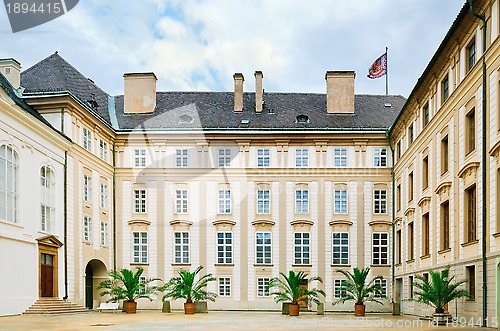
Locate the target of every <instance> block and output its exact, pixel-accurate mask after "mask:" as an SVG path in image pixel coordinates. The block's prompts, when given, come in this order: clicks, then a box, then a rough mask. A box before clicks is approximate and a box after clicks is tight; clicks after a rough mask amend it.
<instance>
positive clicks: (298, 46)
mask: <svg viewBox="0 0 500 331" xmlns="http://www.w3.org/2000/svg"><path fill="white" fill-rule="evenodd" d="M464 2H465V1H464V0H306V1H304V0H302V1H298V0H138V1H130V0H128V1H126V0H80V2H79V3H78V5H77V6H76V7H74V8H73V9H72V10H71V11H69V12H67V13H66V14H65V15H63V16H61V17H59V18H57V19H55V20H52V21H50V22H47V23H45V24H42V25H40V26H37V27H34V28H31V29H28V30H25V31H21V32H17V33H12V30H11V28H10V25H9V21H8V18H7V14H6V8H5V7H4V8H2V9H0V40H1V44H2V45H1V47H0V57H1V58H5V57H13V58H15V59H16V60H18V61H19V62H21V65H22V70H25V69H27V68H29V67H30V66H32V65H33V64H35V63H37V62H38V61H40V60H42V59H44V58H46V57H47V56H49V55H51V54H53V53H54V52H55V51H58V52H59V54H60V55H61V56H62V57H63V58H65V59H66V60H67V61H68V62H70V63H71V64H72V65H73V66H75V67H76V68H77V69H78V70H79V71H80V72H82V73H83V74H84V75H85V76H87V77H89V78H91V79H92V80H93V81H95V83H96V84H97V85H99V86H100V87H101V88H102V89H104V90H105V91H106V92H108V93H109V94H111V95H116V94H123V74H124V73H128V72H149V71H152V72H154V73H155V74H156V76H157V77H158V82H157V90H158V91H232V90H233V78H232V76H233V74H234V73H235V72H241V73H243V75H244V77H245V83H244V90H245V91H247V92H252V91H255V80H254V72H255V71H256V70H260V71H262V72H263V74H264V80H263V87H264V89H265V91H266V92H313V93H325V90H326V84H325V73H326V71H327V70H354V71H355V72H356V80H355V93H356V94H385V77H383V78H378V79H373V80H372V79H369V78H367V76H366V75H367V73H368V68H369V67H370V66H371V64H372V63H373V61H375V60H376V59H377V58H378V57H379V56H380V55H382V54H383V53H384V52H385V48H386V47H388V71H389V76H388V78H389V94H392V95H402V96H405V97H407V96H408V95H409V94H410V92H411V91H412V89H413V87H414V85H415V83H416V81H417V80H418V78H419V77H420V75H421V74H422V72H423V71H424V69H425V68H426V66H427V64H428V63H429V61H430V59H431V58H432V56H433V54H434V53H435V51H436V50H437V48H438V46H439V44H440V43H441V41H442V40H443V38H444V36H445V35H446V32H447V31H448V29H449V28H450V27H451V25H452V23H453V21H454V19H455V17H456V16H457V14H458V12H459V11H460V8H461V7H462V6H463V4H464Z"/></svg>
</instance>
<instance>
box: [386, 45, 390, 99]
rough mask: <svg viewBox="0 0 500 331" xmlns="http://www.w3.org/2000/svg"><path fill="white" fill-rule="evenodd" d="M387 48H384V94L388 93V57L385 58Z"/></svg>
mask: <svg viewBox="0 0 500 331" xmlns="http://www.w3.org/2000/svg"><path fill="white" fill-rule="evenodd" d="M387 50H388V48H387V47H386V48H385V61H386V64H385V95H389V59H388V58H387Z"/></svg>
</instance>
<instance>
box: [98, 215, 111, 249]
mask: <svg viewBox="0 0 500 331" xmlns="http://www.w3.org/2000/svg"><path fill="white" fill-rule="evenodd" d="M100 229H101V231H100V232H101V233H100V238H99V239H100V243H101V246H103V247H107V246H108V242H109V241H108V240H109V232H108V222H104V221H101V227H100Z"/></svg>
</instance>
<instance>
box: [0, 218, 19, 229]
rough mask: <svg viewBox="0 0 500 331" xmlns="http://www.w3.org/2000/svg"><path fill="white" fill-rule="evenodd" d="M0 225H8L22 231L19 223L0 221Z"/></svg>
mask: <svg viewBox="0 0 500 331" xmlns="http://www.w3.org/2000/svg"><path fill="white" fill-rule="evenodd" d="M0 224H5V225H10V226H13V227H16V228H20V229H24V226H23V225H21V224H19V223H14V222H9V221H6V220H0Z"/></svg>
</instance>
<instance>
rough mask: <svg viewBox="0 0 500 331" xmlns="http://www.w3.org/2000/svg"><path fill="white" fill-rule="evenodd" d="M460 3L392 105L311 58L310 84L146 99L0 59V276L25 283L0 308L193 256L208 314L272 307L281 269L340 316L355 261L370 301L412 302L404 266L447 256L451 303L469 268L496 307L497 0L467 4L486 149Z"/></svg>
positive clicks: (441, 263)
mask: <svg viewBox="0 0 500 331" xmlns="http://www.w3.org/2000/svg"><path fill="white" fill-rule="evenodd" d="M468 9H469V6H468V5H467V4H466V5H464V7H463V9H462V11H461V12H460V13H459V15H458V17H457V19H456V20H455V22H454V23H453V25H452V27H451V29H450V30H449V32H448V34H447V35H446V37H445V39H444V40H443V42H442V44H441V46H440V47H439V49H438V50H437V52H436V53H435V55H434V57H433V58H432V60H431V61H430V63H429V65H428V67H427V68H426V70H425V71H424V73H423V75H422V77H421V78H420V79H419V81H418V82H417V85H416V86H415V88H414V90H413V91H412V93H411V95H410V97H409V98H408V100H406V99H405V98H403V97H401V96H378V95H355V94H354V79H355V73H354V72H352V71H328V72H327V73H326V75H325V81H326V94H313V93H268V92H265V93H264V91H263V88H262V87H263V73H262V72H260V71H257V72H255V74H254V76H255V92H244V89H243V86H244V80H245V79H244V77H243V75H242V74H240V73H237V74H235V75H234V76H233V79H234V91H233V92H157V91H156V81H157V78H156V76H155V75H154V74H153V73H128V74H125V75H124V77H123V79H124V94H123V95H120V96H110V95H108V94H107V93H106V92H105V91H103V90H102V89H100V88H99V87H98V86H96V85H95V84H94V82H93V81H91V80H90V79H88V78H86V77H85V76H84V75H83V74H82V73H80V72H79V71H78V70H77V69H76V68H74V67H73V66H72V65H71V64H69V63H68V62H67V61H66V60H64V59H63V58H62V57H61V56H60V55H59V54H58V53H57V52H56V53H55V54H52V55H51V56H49V57H48V58H46V59H44V60H42V61H40V62H39V63H37V64H35V65H34V66H32V67H31V68H29V69H27V70H25V71H23V72H21V71H20V64H19V63H18V62H17V61H15V60H14V59H4V60H1V61H0V73H2V75H1V76H0V85H1V87H2V89H0V101H1V102H2V103H1V104H0V107H1V109H2V112H1V113H0V121H1V122H2V126H1V129H0V167H1V168H0V171H1V172H2V176H3V177H2V178H5V180H4V181H0V194H1V195H0V199H2V200H1V201H0V238H1V241H0V247H1V248H2V256H1V257H0V259H1V260H2V262H4V265H9V266H12V267H13V268H16V270H19V272H16V273H15V274H8V275H5V274H4V275H2V277H7V279H6V280H7V282H0V283H2V285H1V286H5V284H9V283H12V282H14V281H16V282H19V277H24V279H22V282H23V283H24V284H28V285H27V286H26V287H25V288H23V289H22V291H19V290H18V289H15V291H14V289H13V288H9V287H8V286H6V287H5V288H2V291H0V315H8V314H18V313H22V312H23V311H24V310H26V308H28V307H29V306H30V305H31V304H32V303H33V302H34V301H36V300H37V299H38V298H39V297H46V296H49V297H52V296H53V297H60V298H64V299H69V300H70V301H73V302H77V303H80V304H82V305H85V306H87V307H89V308H95V307H96V306H98V305H99V302H100V301H102V300H103V299H102V298H101V297H100V296H99V294H98V291H97V290H96V286H97V284H98V283H99V282H100V281H102V280H103V279H105V278H106V277H107V273H108V272H109V271H110V270H113V269H120V268H134V267H137V266H141V267H143V268H144V269H145V275H146V276H147V277H159V278H162V279H164V280H168V279H169V278H170V277H172V276H174V275H175V274H176V272H177V271H178V270H181V269H188V270H194V269H195V268H196V267H197V266H198V265H203V266H204V267H205V271H206V272H210V273H213V274H214V275H215V276H216V278H217V281H216V282H214V283H212V284H210V286H209V290H211V291H214V292H216V293H217V294H218V298H217V300H216V302H215V303H210V308H211V309H279V308H280V307H279V306H278V305H277V304H275V303H274V301H273V300H272V298H271V297H270V296H269V293H268V292H267V290H266V284H267V282H268V281H269V279H270V278H272V277H276V276H278V273H279V272H280V271H283V272H286V271H287V270H290V269H293V270H296V271H298V270H303V271H305V272H307V273H308V274H309V275H311V276H320V277H322V278H323V280H324V283H323V284H317V283H316V284H314V283H313V286H318V287H320V288H322V289H324V290H325V292H326V294H327V295H326V298H325V303H326V304H325V308H326V310H340V311H345V310H352V304H351V303H347V304H345V305H339V306H335V307H334V306H332V305H331V303H332V302H333V301H334V300H335V298H336V297H338V296H339V294H340V292H339V291H340V285H341V281H342V279H343V277H342V275H341V274H338V273H336V271H337V270H338V269H340V268H343V269H350V268H352V267H368V266H369V267H371V268H372V271H371V275H372V276H373V275H376V274H380V275H382V276H383V277H384V280H382V281H381V285H382V286H383V287H384V288H385V291H386V294H387V297H388V299H384V300H383V301H384V305H382V306H380V305H374V306H369V307H368V309H369V310H376V311H392V309H393V305H391V303H392V302H393V303H396V304H397V306H399V308H400V309H401V310H402V312H403V313H408V314H417V315H427V314H429V313H430V310H429V308H427V307H424V306H421V305H418V304H415V303H411V302H408V301H406V300H405V299H408V298H410V297H411V296H412V294H411V292H412V290H411V289H412V282H413V277H414V275H415V274H422V273H426V272H428V270H430V269H440V268H442V267H445V266H447V265H451V266H452V271H453V273H454V274H456V275H457V277H458V278H467V279H468V280H469V282H468V284H467V286H468V288H469V290H471V291H472V292H473V293H474V299H470V300H465V299H462V300H459V301H458V302H453V303H451V304H450V307H448V309H449V311H450V312H454V311H455V309H457V310H459V315H460V316H468V317H480V316H481V313H482V307H483V305H482V292H481V284H482V277H483V269H482V268H483V261H485V263H486V266H487V268H486V270H487V277H486V280H487V288H488V289H489V292H488V298H487V301H486V307H487V308H486V309H487V313H488V316H490V317H492V316H496V314H497V311H496V307H497V301H498V300H500V296H499V295H498V294H496V293H497V290H496V286H497V285H496V284H497V277H500V271H499V270H497V268H498V267H497V265H498V261H497V259H498V254H497V253H496V252H497V249H496V241H497V237H498V236H497V233H498V229H497V227H498V225H497V224H500V221H498V220H499V219H500V216H498V215H497V214H496V210H497V204H498V202H497V201H498V198H497V195H498V194H499V193H498V192H500V191H498V190H499V189H498V187H500V186H497V184H496V183H497V182H498V180H500V172H499V170H497V168H498V167H499V166H500V163H499V164H497V160H498V158H499V156H498V154H499V151H500V147H499V146H500V143H499V142H498V141H499V140H498V132H499V128H500V125H499V124H498V123H500V122H499V121H500V116H499V115H498V112H499V109H500V108H499V106H498V105H497V103H496V100H497V95H498V91H499V90H498V87H499V80H500V78H499V77H498V70H499V68H500V64H499V60H498V55H499V54H500V52H499V50H498V47H499V46H498V44H499V42H498V40H497V39H498V36H499V24H500V23H499V10H500V8H499V4H498V1H478V2H477V4H476V9H477V11H478V12H480V13H481V14H482V15H484V16H485V18H486V21H487V23H488V25H487V30H486V32H487V34H486V35H487V43H486V46H487V47H486V52H485V53H484V58H485V62H486V70H487V82H488V84H487V89H486V93H487V123H489V125H488V126H487V129H486V136H487V144H486V146H483V145H482V144H481V142H480V141H481V137H482V135H483V132H484V131H483V130H482V129H481V124H482V121H483V119H482V115H481V105H482V81H481V79H482V68H481V63H480V62H481V61H482V56H483V52H482V46H483V43H482V39H481V28H482V23H481V21H480V20H479V19H477V18H476V17H475V16H473V15H472V14H470V13H469V12H468ZM476 62H477V63H476ZM483 152H487V153H488V155H487V160H488V163H487V164H488V166H487V169H486V177H487V178H488V179H487V181H486V185H487V187H486V192H487V196H486V199H483V195H482V194H481V192H482V185H483V184H482V177H481V176H483V175H482V173H483V172H482V165H483V163H482V161H481V155H482V153H483ZM37 176H38V178H37ZM393 179H394V180H393ZM483 201H485V203H487V208H486V209H487V213H486V217H487V220H486V222H483V221H482V216H483V213H482V212H481V209H480V206H481V205H482V204H483ZM482 224H486V226H487V228H486V231H485V232H486V236H483V227H482ZM483 240H486V244H487V245H486V254H483V250H482V247H483V246H482V242H483ZM499 244H500V243H499ZM4 253H6V254H4ZM16 255H17V256H22V259H19V261H12V259H11V258H10V257H11V256H16ZM483 255H484V256H483ZM4 260H5V261H4ZM21 261H22V263H21ZM21 274H22V276H20V275H21ZM499 279H500V278H499ZM493 289H495V291H493ZM160 299H161V297H160V298H158V300H154V301H153V302H149V301H147V300H145V301H139V308H159V307H161V300H160ZM178 301H179V302H175V303H173V307H174V308H180V307H181V304H182V302H180V300H178ZM7 302H8V303H9V304H7ZM12 302H15V304H14V305H13V304H11V303H12ZM311 308H314V307H311Z"/></svg>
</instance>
